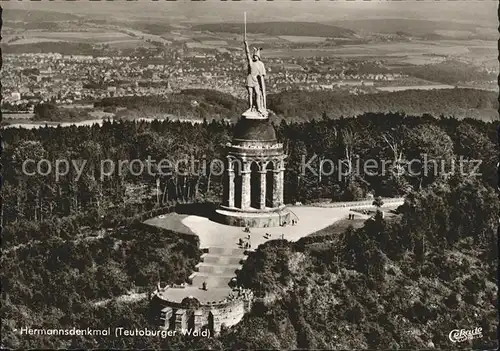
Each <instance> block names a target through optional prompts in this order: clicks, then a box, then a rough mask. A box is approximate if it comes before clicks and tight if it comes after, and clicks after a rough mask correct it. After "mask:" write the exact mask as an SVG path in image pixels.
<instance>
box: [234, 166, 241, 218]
mask: <svg viewBox="0 0 500 351" xmlns="http://www.w3.org/2000/svg"><path fill="white" fill-rule="evenodd" d="M233 169H234V184H233V185H234V207H236V208H241V163H240V162H239V160H236V161H233Z"/></svg>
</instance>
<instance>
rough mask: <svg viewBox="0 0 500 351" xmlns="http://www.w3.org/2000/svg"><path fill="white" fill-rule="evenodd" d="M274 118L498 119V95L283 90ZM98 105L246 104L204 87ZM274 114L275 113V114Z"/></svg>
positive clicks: (220, 114)
mask: <svg viewBox="0 0 500 351" xmlns="http://www.w3.org/2000/svg"><path fill="white" fill-rule="evenodd" d="M267 100H268V104H267V106H268V108H269V109H270V110H271V111H272V112H273V114H272V118H273V119H281V118H285V119H287V120H294V121H308V120H312V119H321V118H323V117H324V116H327V117H328V118H333V119H336V118H340V117H341V116H344V117H353V116H357V115H362V114H364V113H368V112H375V113H376V112H382V113H386V112H387V113H388V112H402V111H403V112H404V113H405V114H406V115H414V116H421V115H424V114H431V115H434V116H438V117H439V116H441V115H443V116H451V117H453V116H454V117H456V118H458V119H462V118H467V117H468V118H476V119H483V120H488V121H489V120H491V119H497V118H498V115H497V112H496V110H497V108H498V101H497V94H496V93H494V92H489V91H482V90H474V89H443V90H434V91H430V90H407V91H398V92H382V93H378V94H369V95H348V94H339V93H336V92H331V91H315V92H307V91H298V90H291V91H284V92H281V93H277V94H270V95H269V96H268V99H267ZM95 105H96V107H110V106H116V107H118V106H119V107H127V108H128V109H129V110H141V111H142V112H143V113H144V114H146V111H148V109H149V110H150V111H149V112H148V113H152V112H155V113H168V114H173V115H176V116H177V115H178V116H183V117H186V118H197V119H203V118H207V119H209V120H211V119H216V120H221V119H231V120H235V119H237V118H239V115H240V114H241V112H242V111H244V109H245V102H244V101H243V100H241V99H238V98H235V97H233V96H232V95H229V94H226V93H222V92H218V91H215V90H208V89H187V90H184V91H182V92H180V93H174V94H171V95H169V96H168V97H167V98H163V97H140V98H134V97H121V98H106V99H103V100H102V101H101V102H98V103H96V104H95ZM275 115H276V116H275Z"/></svg>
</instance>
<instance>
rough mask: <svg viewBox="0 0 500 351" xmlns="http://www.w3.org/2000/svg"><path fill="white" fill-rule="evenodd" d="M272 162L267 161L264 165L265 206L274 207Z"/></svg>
mask: <svg viewBox="0 0 500 351" xmlns="http://www.w3.org/2000/svg"><path fill="white" fill-rule="evenodd" d="M273 170H274V162H269V163H268V164H267V167H266V207H274V202H275V199H273V193H274V172H273Z"/></svg>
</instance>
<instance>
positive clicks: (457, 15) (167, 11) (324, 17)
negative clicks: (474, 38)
mask: <svg viewBox="0 0 500 351" xmlns="http://www.w3.org/2000/svg"><path fill="white" fill-rule="evenodd" d="M123 3H124V1H114V2H93V3H92V6H91V7H89V6H88V3H87V2H67V1H51V2H48V3H47V2H45V3H43V4H42V3H38V2H32V1H30V2H15V3H14V2H6V3H4V4H2V8H3V9H4V13H3V14H4V16H3V19H4V21H8V11H9V10H24V11H28V13H29V11H44V12H56V13H57V12H60V13H71V14H75V15H82V16H95V17H104V18H110V15H111V17H112V19H116V20H138V19H143V20H144V19H151V20H153V21H158V20H160V19H164V20H166V21H168V22H170V23H179V22H184V23H185V22H192V23H200V24H201V23H217V22H231V23H235V22H236V23H237V22H240V21H241V22H242V21H243V12H247V19H248V22H249V23H252V22H320V23H328V24H332V25H334V24H335V23H334V22H336V21H345V20H348V21H352V20H376V19H379V20H380V19H400V20H405V19H407V20H426V21H440V22H443V21H445V22H455V23H469V24H477V23H478V22H480V21H482V22H483V23H482V24H481V25H480V26H487V27H489V26H497V24H498V18H497V11H495V10H496V9H497V4H496V2H494V1H481V2H479V1H478V2H453V6H450V2H425V1H423V2H420V1H419V2H394V1H389V2H365V1H363V2H361V1H358V2H345V1H335V2H318V1H314V0H306V1H301V2H295V1H289V2H288V4H287V5H286V7H283V3H284V1H268V2H226V1H218V0H209V1H203V2H194V1H176V2H152V1H149V0H142V1H141V0H140V1H135V2H128V1H127V2H126V6H123V5H124V4H123ZM312 3H314V6H311V5H312ZM478 5H480V6H478ZM28 16H29V15H27V16H26V19H25V20H28V19H29V18H28ZM240 17H241V18H240Z"/></svg>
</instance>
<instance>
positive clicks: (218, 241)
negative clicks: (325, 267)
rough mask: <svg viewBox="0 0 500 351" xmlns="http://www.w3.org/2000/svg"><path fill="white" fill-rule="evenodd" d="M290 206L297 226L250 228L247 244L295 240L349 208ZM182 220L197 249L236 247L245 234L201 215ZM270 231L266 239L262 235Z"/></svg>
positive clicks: (333, 220) (238, 229)
mask: <svg viewBox="0 0 500 351" xmlns="http://www.w3.org/2000/svg"><path fill="white" fill-rule="evenodd" d="M290 209H291V210H292V211H293V212H294V213H295V214H296V215H297V216H298V217H299V221H298V223H297V224H296V225H287V226H285V227H274V228H251V229H250V244H251V246H252V248H256V247H257V246H259V245H260V244H263V243H264V242H266V241H268V240H274V239H279V238H281V236H282V235H283V236H284V238H285V239H286V240H288V241H297V240H299V239H300V238H302V237H304V236H307V235H309V234H312V233H314V232H316V231H318V230H321V229H323V228H325V227H327V226H329V225H331V224H333V223H335V222H336V221H338V220H340V219H342V218H345V217H347V214H348V213H349V208H344V207H342V208H337V207H336V208H321V207H309V206H295V207H290ZM182 223H183V224H184V225H185V226H187V227H189V229H191V231H192V232H194V233H195V234H196V235H198V237H199V238H200V248H202V249H203V248H209V247H227V248H238V241H239V239H240V238H241V239H244V238H246V237H247V236H248V233H245V232H244V231H243V228H241V227H233V226H229V225H224V224H220V223H216V222H213V221H210V220H209V219H208V218H205V217H200V216H188V217H186V218H184V219H183V220H182ZM266 233H269V234H270V237H269V238H268V239H266V238H265V237H264V235H265V234H266Z"/></svg>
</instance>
